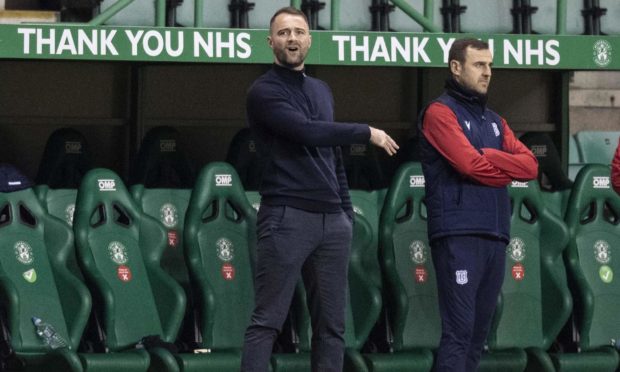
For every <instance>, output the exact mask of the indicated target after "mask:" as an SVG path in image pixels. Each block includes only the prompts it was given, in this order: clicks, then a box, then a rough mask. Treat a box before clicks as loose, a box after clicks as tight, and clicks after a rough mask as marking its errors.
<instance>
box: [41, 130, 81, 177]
mask: <svg viewBox="0 0 620 372" xmlns="http://www.w3.org/2000/svg"><path fill="white" fill-rule="evenodd" d="M91 168H92V162H91V156H90V152H89V147H88V143H87V142H86V138H85V137H84V136H83V135H82V133H80V132H78V131H77V130H75V129H71V128H61V129H58V130H56V131H54V132H53V133H52V134H51V135H50V137H49V138H48V140H47V143H46V144H45V150H44V151H43V156H42V158H41V162H40V163H39V172H38V173H37V177H36V178H35V181H36V183H37V184H39V185H47V186H49V187H50V188H52V189H77V188H78V187H79V185H80V181H81V179H82V177H83V176H84V174H85V173H86V172H87V171H88V170H89V169H91Z"/></svg>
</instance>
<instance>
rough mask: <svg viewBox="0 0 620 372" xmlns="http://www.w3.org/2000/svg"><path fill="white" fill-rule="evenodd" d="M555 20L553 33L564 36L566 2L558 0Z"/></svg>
mask: <svg viewBox="0 0 620 372" xmlns="http://www.w3.org/2000/svg"><path fill="white" fill-rule="evenodd" d="M555 18H556V20H555V33H556V34H558V35H564V34H566V0H558V5H557V14H556V17H555Z"/></svg>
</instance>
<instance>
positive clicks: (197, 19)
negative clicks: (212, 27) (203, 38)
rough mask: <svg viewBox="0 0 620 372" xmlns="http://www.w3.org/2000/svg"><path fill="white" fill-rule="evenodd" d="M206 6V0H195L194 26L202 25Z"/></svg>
mask: <svg viewBox="0 0 620 372" xmlns="http://www.w3.org/2000/svg"><path fill="white" fill-rule="evenodd" d="M204 7H205V0H194V27H202V26H203V22H202V12H203V10H204Z"/></svg>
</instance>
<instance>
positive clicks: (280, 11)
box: [269, 6, 310, 31]
mask: <svg viewBox="0 0 620 372" xmlns="http://www.w3.org/2000/svg"><path fill="white" fill-rule="evenodd" d="M280 14H290V15H296V16H300V17H302V18H303V19H304V21H306V24H307V25H308V26H310V23H309V22H308V17H306V14H305V13H304V12H302V11H301V10H299V9H297V8H295V7H292V6H286V7H284V8H280V9H278V11H277V12H275V14H274V15H273V17H271V21H269V30H270V31H271V26H273V22H274V21H275V20H276V18H277V17H278V16H279V15H280Z"/></svg>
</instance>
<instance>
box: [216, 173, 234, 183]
mask: <svg viewBox="0 0 620 372" xmlns="http://www.w3.org/2000/svg"><path fill="white" fill-rule="evenodd" d="M215 186H232V176H231V175H230V174H216V175H215Z"/></svg>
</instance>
